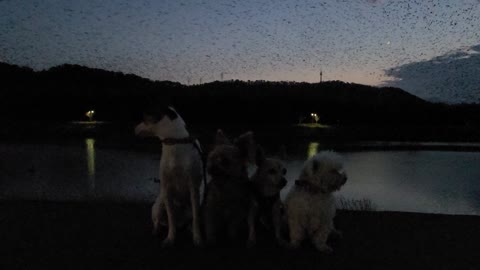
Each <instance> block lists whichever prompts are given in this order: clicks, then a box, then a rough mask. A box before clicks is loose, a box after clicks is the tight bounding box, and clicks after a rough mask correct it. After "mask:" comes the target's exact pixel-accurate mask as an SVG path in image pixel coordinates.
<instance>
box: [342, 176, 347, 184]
mask: <svg viewBox="0 0 480 270" xmlns="http://www.w3.org/2000/svg"><path fill="white" fill-rule="evenodd" d="M347 179H348V177H347V175H346V174H344V175H343V184H345V183H346V182H347Z"/></svg>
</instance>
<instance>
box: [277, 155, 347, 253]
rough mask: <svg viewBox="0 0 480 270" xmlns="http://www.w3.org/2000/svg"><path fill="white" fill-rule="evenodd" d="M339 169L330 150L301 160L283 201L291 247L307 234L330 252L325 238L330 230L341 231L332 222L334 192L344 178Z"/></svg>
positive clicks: (343, 181)
mask: <svg viewBox="0 0 480 270" xmlns="http://www.w3.org/2000/svg"><path fill="white" fill-rule="evenodd" d="M342 169H343V168H342V162H341V161H340V156H339V155H337V154H336V153H334V152H331V151H324V152H320V153H318V154H317V155H315V156H313V157H311V158H310V159H308V160H307V161H306V162H305V163H304V166H303V169H302V171H301V174H300V178H299V179H298V180H296V181H295V186H294V187H293V188H292V190H291V191H290V192H289V193H288V195H287V198H286V202H285V205H286V215H287V220H288V226H289V234H290V245H289V246H290V247H292V248H297V247H299V246H300V244H301V243H302V241H303V240H304V239H305V238H308V239H309V240H311V242H312V243H313V245H314V246H315V247H316V248H317V249H318V250H319V251H321V252H325V253H330V252H332V248H330V247H329V246H328V245H327V243H326V242H327V239H328V236H329V234H330V233H336V234H340V233H339V232H338V231H336V230H335V227H334V225H333V218H334V217H335V210H336V207H335V198H334V196H333V192H334V191H337V190H339V189H340V187H341V186H342V185H344V184H345V182H346V181H347V176H346V174H345V173H344V172H343V171H342Z"/></svg>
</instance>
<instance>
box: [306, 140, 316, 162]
mask: <svg viewBox="0 0 480 270" xmlns="http://www.w3.org/2000/svg"><path fill="white" fill-rule="evenodd" d="M318 146H319V143H316V142H312V143H310V144H309V145H308V150H307V159H308V158H311V157H313V156H315V155H316V154H317V153H318Z"/></svg>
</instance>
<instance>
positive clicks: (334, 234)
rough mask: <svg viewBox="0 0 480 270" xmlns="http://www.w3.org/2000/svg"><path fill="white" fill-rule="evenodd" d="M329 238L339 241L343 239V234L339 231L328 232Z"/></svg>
mask: <svg viewBox="0 0 480 270" xmlns="http://www.w3.org/2000/svg"><path fill="white" fill-rule="evenodd" d="M330 236H331V237H332V238H333V239H335V240H339V239H342V238H343V232H342V231H339V230H332V231H331V232H330Z"/></svg>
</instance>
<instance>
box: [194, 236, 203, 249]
mask: <svg viewBox="0 0 480 270" xmlns="http://www.w3.org/2000/svg"><path fill="white" fill-rule="evenodd" d="M193 244H194V245H195V246H196V247H203V240H202V237H201V236H194V237H193Z"/></svg>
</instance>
